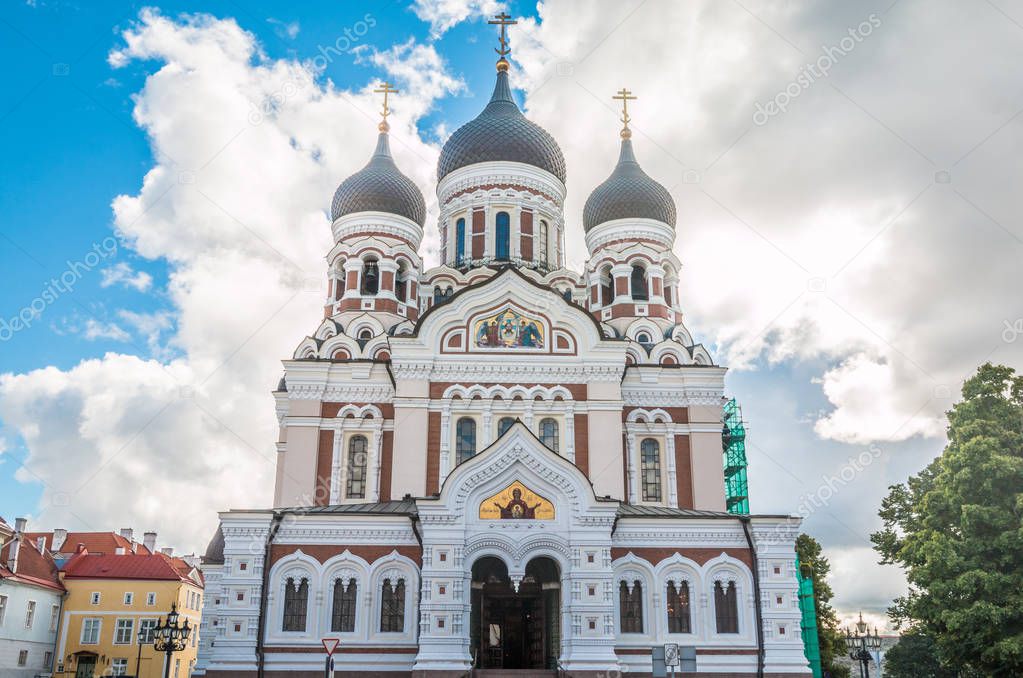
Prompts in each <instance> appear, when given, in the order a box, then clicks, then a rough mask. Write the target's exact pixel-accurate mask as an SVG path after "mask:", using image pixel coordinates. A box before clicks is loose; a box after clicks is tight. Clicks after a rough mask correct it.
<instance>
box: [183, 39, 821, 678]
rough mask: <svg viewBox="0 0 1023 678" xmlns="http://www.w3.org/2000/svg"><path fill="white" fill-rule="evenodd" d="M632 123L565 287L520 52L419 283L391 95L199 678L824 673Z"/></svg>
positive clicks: (465, 135) (338, 218) (211, 573)
mask: <svg viewBox="0 0 1023 678" xmlns="http://www.w3.org/2000/svg"><path fill="white" fill-rule="evenodd" d="M384 89H385V90H387V91H390V90H389V88H388V87H387V86H386V85H385V87H384ZM386 94H387V92H385V97H386ZM621 98H622V100H623V103H624V104H626V105H627V103H628V93H627V92H624V91H623V93H622V97H621ZM624 121H625V123H626V125H625V128H624V129H623V131H622V134H621V141H620V149H619V156H618V160H617V163H616V164H614V166H613V171H612V172H611V174H610V176H609V177H608V179H607V180H606V181H605V182H604V183H602V184H601V185H599V186H598V187H596V189H594V190H593V192H592V194H591V195H590V196H589V199H588V200H587V201H586V205H585V209H584V212H583V224H584V228H585V242H586V247H587V249H588V252H589V258H588V260H587V262H586V265H585V270H584V271H582V272H577V271H572V270H568V269H566V268H565V266H564V260H565V217H564V213H563V204H564V200H565V195H566V188H565V176H566V168H565V161H564V158H563V156H562V153H561V150H560V148H559V147H558V144H557V142H556V141H555V140H554V139H553V137H551V135H550V134H548V133H547V132H546V131H545V130H543V129H542V128H541V127H539V126H538V125H536V124H535V123H533V122H531V121H529V120H528V119H526V118H525V117H524V116H523V114H522V112H521V111H520V109H519V107H518V106H517V104H516V103H515V100H514V98H513V97H512V93H511V88H510V84H509V66H508V62H507V61H506V60H505V59H504V58H503V56H502V58H501V60H500V61H499V62H498V72H497V76H496V85H495V88H494V92H493V96H492V97H491V99H490V102H489V103H488V104H487V106H486V107H485V108H484V109H483V111H482V112H481V113H480V114H479V116H478V117H476V118H475V119H474V120H472V121H470V122H469V123H467V124H465V125H464V126H462V127H461V128H460V129H458V130H457V131H456V132H455V133H454V134H452V135H451V137H450V138H449V139H448V141H447V142H446V144H445V145H444V147H443V150H442V153H441V155H440V159H439V163H438V177H437V178H438V183H437V187H436V191H437V198H438V204H439V211H440V214H439V222H438V225H439V231H440V238H441V262H442V263H441V265H440V266H438V267H436V268H431V269H425V268H424V266H423V260H422V258H421V257H420V254H419V247H420V244H421V241H422V238H423V229H424V224H425V221H426V207H425V202H424V199H423V195H422V193H421V192H420V190H419V188H418V187H417V186H416V185H415V184H414V183H413V182H412V181H411V180H410V179H409V178H408V177H406V176H405V175H404V174H402V173H401V171H400V170H399V169H398V167H397V166H396V165H395V162H394V160H393V159H392V157H391V154H390V150H389V138H388V126H387V123H386V98H385V118H384V122H383V123H381V125H380V134H379V140H378V143H377V147H376V150H375V152H374V154H373V156H372V157H371V159H370V161H369V163H368V164H367V165H366V166H365V167H364V168H363V169H362V170H360V171H359V172H357V173H356V174H354V175H353V176H351V177H349V178H347V179H345V180H344V181H343V182H342V183H341V185H340V187H339V188H338V189H337V192H336V194H335V196H334V199H333V203H332V205H331V217H332V230H333V236H334V246H333V248H332V249H331V251H330V252H329V253H328V254H327V262H328V271H329V281H328V298H327V300H326V303H325V306H324V314H323V319H322V322H320V324H319V326H318V327H316V328H315V331H314V332H312V333H311V334H310V335H309V336H307V337H306V338H305V339H303V340H302V341H301V342H300V343H299V345H298V347H297V348H296V349H295V352H294V354H293V355H292V357H291V358H290V359H288V360H285V361H284V369H285V374H284V376H283V378H282V379H281V381H280V384H279V386H278V388H277V390H276V391H275V392H274V398H275V399H276V413H277V418H278V422H279V425H280V436H279V439H278V442H277V450H278V455H277V458H278V461H277V477H276V487H275V492H274V496H273V501H272V506H273V508H267V509H263V510H234V511H228V512H225V513H222V514H221V515H220V529H219V530H218V533H217V535H216V537H215V538H214V540H213V541H212V542H211V544H210V547H209V549H208V551H207V554H206V557H205V559H204V566H203V571H204V574H205V576H206V581H207V595H206V598H205V601H206V604H205V609H204V611H203V621H202V629H201V634H200V637H201V647H200V657H199V662H198V665H197V671H198V672H199V673H204V674H205V675H207V676H209V677H210V678H240V677H242V676H244V677H249V676H253V677H255V676H259V677H260V678H262V677H263V676H274V677H280V678H283V677H284V676H306V677H310V678H311V677H313V676H320V675H323V673H324V665H325V657H326V655H325V653H324V650H323V647H322V645H321V639H323V638H336V639H339V641H340V647H339V649H338V651H337V652H336V653H335V654H334V664H333V669H332V670H333V671H334V672H335V673H359V674H363V675H367V676H376V675H387V676H395V677H397V676H408V675H410V674H416V675H418V676H437V677H438V678H441V677H443V678H448V677H451V678H455V677H461V676H465V675H466V674H469V673H470V672H473V671H478V672H486V671H497V670H500V671H508V670H515V669H517V670H522V671H532V672H535V673H546V674H548V675H555V672H558V673H559V675H560V674H561V673H564V674H568V675H570V676H596V675H597V674H601V675H606V674H608V673H609V672H612V671H629V672H632V673H637V674H641V675H643V674H646V675H650V674H651V673H656V672H658V671H659V664H658V662H659V661H660V660H659V656H660V652H661V651H662V649H663V647H664V645H665V644H676V645H678V646H679V647H680V653H681V656H682V660H681V661H682V666H681V667H680V668H683V669H686V670H687V671H689V672H690V674H691V675H706V676H717V677H718V678H725V677H728V676H758V675H771V676H776V677H784V676H797V675H799V676H803V675H807V674H808V673H809V669H808V668H807V662H806V659H805V658H804V656H803V647H802V642H801V640H800V614H799V608H798V600H797V595H798V593H797V581H796V573H795V569H794V568H795V566H794V542H795V538H796V535H797V533H798V527H799V520H798V519H797V518H794V517H791V516H761V515H742V516H737V515H733V514H732V513H729V512H727V511H726V503H725V487H724V479H723V471H722V406H723V403H724V397H723V396H724V376H725V368H723V367H721V366H718V365H716V364H715V363H714V361H713V359H712V357H711V356H710V354H709V353H708V351H707V350H706V349H705V348H704V347H703V346H701V345H699V344H697V343H695V342H694V341H693V338H692V335H691V334H690V333H689V331H688V330H687V329H686V327H685V326H684V325H683V323H682V317H683V316H682V310H681V302H682V299H681V297H680V293H679V289H678V271H679V267H680V262H679V260H678V259H677V258H676V256H675V255H674V254H673V251H672V249H673V245H674V242H675V226H676V213H675V204H674V202H673V200H672V198H671V196H670V195H669V193H668V191H667V190H665V188H664V187H663V186H662V185H661V184H659V183H657V182H656V181H655V180H654V179H652V178H651V177H650V176H648V175H647V174H646V173H645V172H644V171H643V169H642V168H641V167H640V165H639V163H638V161H637V159H636V156H635V152H634V149H633V142H632V139H631V134H630V132H629V130H628V116H627V113H626V115H625V117H624ZM608 156H609V157H608V165H609V166H611V165H612V160H613V158H612V157H611V148H610V144H609V149H608ZM268 499H269V498H268Z"/></svg>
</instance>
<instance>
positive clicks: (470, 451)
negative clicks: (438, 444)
mask: <svg viewBox="0 0 1023 678" xmlns="http://www.w3.org/2000/svg"><path fill="white" fill-rule="evenodd" d="M474 454H476V420H475V419H470V418H469V417H462V418H461V419H459V420H458V423H457V424H455V457H456V458H457V459H458V463H459V464H461V463H462V462H463V461H465V460H466V459H471V458H472V457H473V455H474Z"/></svg>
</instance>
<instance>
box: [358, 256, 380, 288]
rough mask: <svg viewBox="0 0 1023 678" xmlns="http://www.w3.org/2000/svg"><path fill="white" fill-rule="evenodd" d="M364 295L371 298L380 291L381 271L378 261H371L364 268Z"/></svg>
mask: <svg viewBox="0 0 1023 678" xmlns="http://www.w3.org/2000/svg"><path fill="white" fill-rule="evenodd" d="M361 291H362V294H365V295H368V296H371V295H374V294H376V293H377V292H379V291H380V270H379V268H378V267H377V260H376V259H369V260H367V261H366V263H364V264H363V266H362V290H361Z"/></svg>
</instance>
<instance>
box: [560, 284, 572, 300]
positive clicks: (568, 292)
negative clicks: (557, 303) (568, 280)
mask: <svg viewBox="0 0 1023 678" xmlns="http://www.w3.org/2000/svg"><path fill="white" fill-rule="evenodd" d="M561 298H562V299H564V300H565V301H572V288H571V287H566V288H565V289H563V290H562V291H561Z"/></svg>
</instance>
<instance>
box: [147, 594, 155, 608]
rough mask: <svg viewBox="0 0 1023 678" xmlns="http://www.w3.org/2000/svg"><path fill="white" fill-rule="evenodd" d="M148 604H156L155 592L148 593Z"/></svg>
mask: <svg viewBox="0 0 1023 678" xmlns="http://www.w3.org/2000/svg"><path fill="white" fill-rule="evenodd" d="M146 605H156V594H155V593H152V592H150V593H147V594H146Z"/></svg>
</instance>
